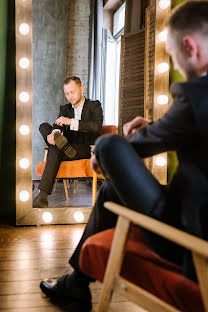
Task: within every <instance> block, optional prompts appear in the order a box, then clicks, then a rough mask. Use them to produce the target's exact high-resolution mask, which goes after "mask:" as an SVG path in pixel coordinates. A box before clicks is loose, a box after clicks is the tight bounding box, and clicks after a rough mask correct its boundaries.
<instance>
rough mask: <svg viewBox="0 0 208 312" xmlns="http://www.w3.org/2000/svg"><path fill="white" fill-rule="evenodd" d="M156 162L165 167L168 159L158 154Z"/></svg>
mask: <svg viewBox="0 0 208 312" xmlns="http://www.w3.org/2000/svg"><path fill="white" fill-rule="evenodd" d="M155 163H156V165H157V166H159V167H163V166H165V165H166V163H167V161H166V159H165V157H163V156H157V157H156V159H155Z"/></svg>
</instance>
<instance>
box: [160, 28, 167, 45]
mask: <svg viewBox="0 0 208 312" xmlns="http://www.w3.org/2000/svg"><path fill="white" fill-rule="evenodd" d="M167 36H168V31H167V29H165V30H163V31H161V32H160V33H159V35H158V38H159V40H160V41H161V42H165V41H167Z"/></svg>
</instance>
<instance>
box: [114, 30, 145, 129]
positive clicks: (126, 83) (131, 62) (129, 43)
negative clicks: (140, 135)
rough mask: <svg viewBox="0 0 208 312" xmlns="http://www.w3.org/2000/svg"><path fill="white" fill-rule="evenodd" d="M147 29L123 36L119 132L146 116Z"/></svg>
mask: <svg viewBox="0 0 208 312" xmlns="http://www.w3.org/2000/svg"><path fill="white" fill-rule="evenodd" d="M144 64H145V30H144V29H142V30H140V31H138V32H136V33H130V34H127V35H123V36H122V38H121V72H120V102H119V133H122V129H123V125H124V124H125V123H126V122H128V121H130V120H132V119H133V118H134V117H136V116H138V115H140V116H144Z"/></svg>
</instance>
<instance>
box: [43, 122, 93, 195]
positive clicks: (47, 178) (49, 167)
mask: <svg viewBox="0 0 208 312" xmlns="http://www.w3.org/2000/svg"><path fill="white" fill-rule="evenodd" d="M39 131H40V133H41V134H42V136H43V139H44V140H45V142H46V144H47V145H48V147H49V150H48V157H47V162H46V166H45V170H44V172H43V175H42V178H41V181H40V183H39V186H38V188H39V190H42V191H45V192H46V193H48V194H49V195H50V194H51V192H52V189H53V185H54V182H55V179H56V175H57V173H58V170H59V166H60V163H61V161H62V160H67V161H70V160H76V159H84V158H90V147H89V145H86V144H71V145H72V146H73V147H74V148H75V149H76V152H77V153H76V155H75V157H74V158H68V157H67V156H66V155H65V154H64V153H63V152H62V151H60V150H59V149H58V148H57V147H56V146H55V145H51V144H49V143H48V141H47V136H48V135H49V134H50V133H51V131H52V126H51V125H50V124H49V123H43V124H41V125H40V128H39Z"/></svg>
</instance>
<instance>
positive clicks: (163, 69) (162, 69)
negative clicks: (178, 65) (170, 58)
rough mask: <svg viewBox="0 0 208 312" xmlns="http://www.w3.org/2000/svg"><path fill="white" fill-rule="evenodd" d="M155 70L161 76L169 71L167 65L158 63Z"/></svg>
mask: <svg viewBox="0 0 208 312" xmlns="http://www.w3.org/2000/svg"><path fill="white" fill-rule="evenodd" d="M157 70H158V72H159V73H161V74H163V73H165V72H166V71H168V70H169V65H168V63H160V64H159V65H157Z"/></svg>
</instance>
